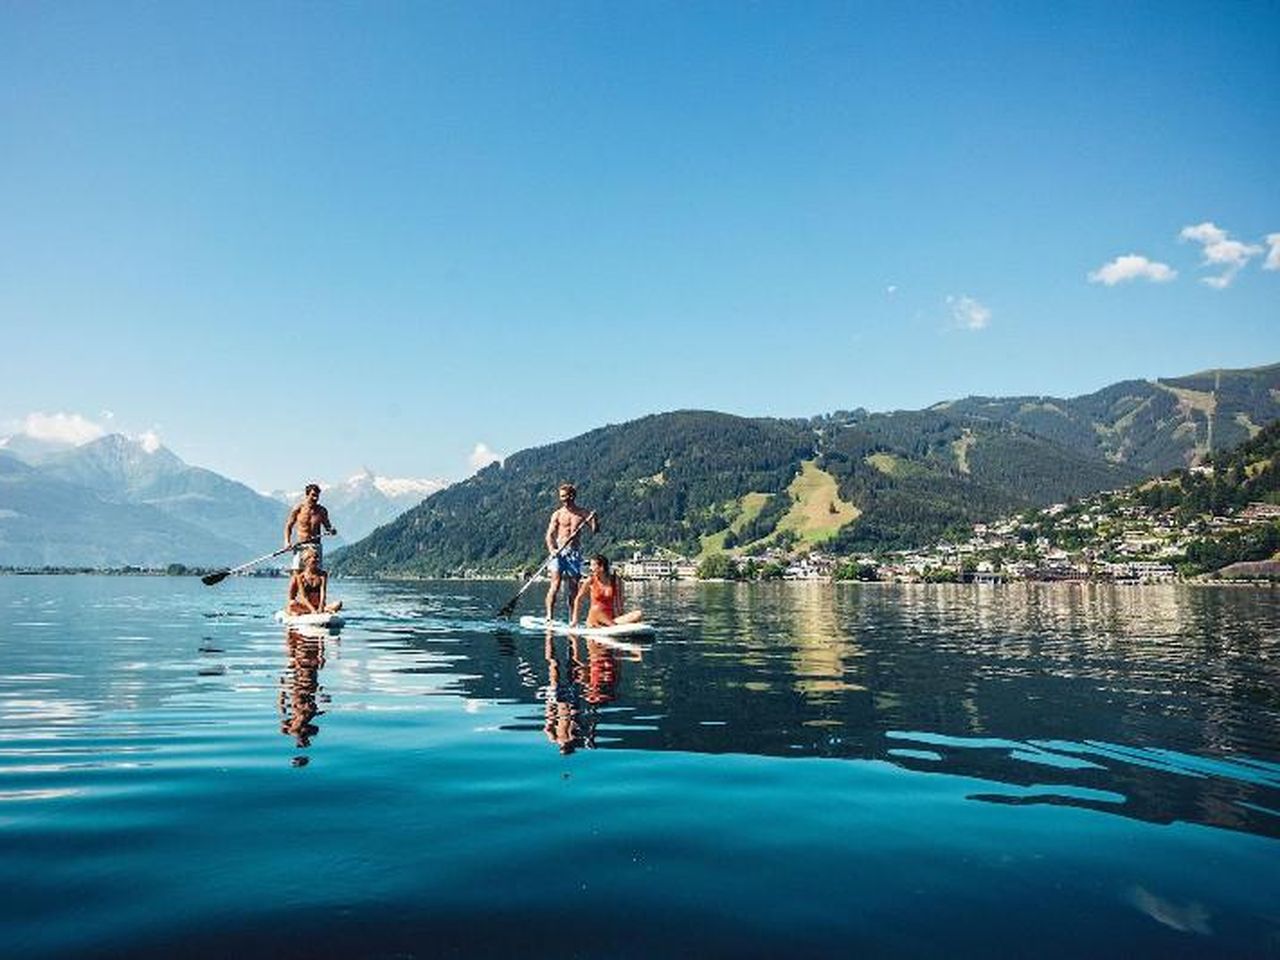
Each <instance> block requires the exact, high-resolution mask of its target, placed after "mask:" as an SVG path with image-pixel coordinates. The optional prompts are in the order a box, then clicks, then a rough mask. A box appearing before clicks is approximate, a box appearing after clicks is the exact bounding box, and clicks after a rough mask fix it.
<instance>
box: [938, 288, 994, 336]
mask: <svg viewBox="0 0 1280 960" xmlns="http://www.w3.org/2000/svg"><path fill="white" fill-rule="evenodd" d="M947 305H948V306H949V307H951V319H952V320H953V321H955V324H956V326H958V327H960V328H961V329H962V330H985V329H986V328H987V326H988V325H989V324H990V323H991V309H990V308H989V307H985V306H983V305H982V304H981V303H979V302H978V301H977V300H975V299H973V297H964V296H960V297H947Z"/></svg>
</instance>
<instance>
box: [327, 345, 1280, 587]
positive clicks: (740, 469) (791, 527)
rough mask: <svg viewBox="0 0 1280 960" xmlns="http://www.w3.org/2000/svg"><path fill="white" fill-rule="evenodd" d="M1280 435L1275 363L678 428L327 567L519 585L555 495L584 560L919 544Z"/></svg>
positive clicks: (577, 463)
mask: <svg viewBox="0 0 1280 960" xmlns="http://www.w3.org/2000/svg"><path fill="white" fill-rule="evenodd" d="M1277 418H1280V364H1274V365H1270V366H1266V367H1257V368H1252V369H1245V370H1216V371H1209V372H1205V373H1199V374H1193V375H1189V376H1184V377H1175V378H1167V379H1157V380H1129V381H1124V382H1121V383H1117V384H1113V385H1111V386H1108V387H1105V388H1104V389H1102V390H1098V391H1096V392H1094V393H1091V394H1087V395H1085V396H1080V397H1075V398H1069V399H1068V398H1057V397H1048V396H1022V397H1003V398H1002V397H977V396H975V397H966V398H964V399H961V400H955V401H949V402H945V403H939V404H935V405H934V406H932V407H930V408H928V409H926V410H919V411H894V412H888V413H868V412H867V411H865V410H861V409H859V410H853V411H838V412H836V413H833V414H829V415H825V416H821V417H814V418H811V419H807V420H781V419H771V418H744V417H736V416H731V415H728V414H723V413H715V412H711V411H687V410H686V411H676V412H672V413H665V414H657V415H653V416H648V417H643V418H641V419H639V420H634V421H631V422H629V423H624V424H619V425H610V426H606V427H602V428H599V429H597V430H593V431H591V432H589V433H586V434H583V435H582V436H580V437H575V438H573V439H571V440H567V441H563V442H560V443H555V444H551V445H549V446H544V447H538V448H534V449H530V450H524V451H521V452H520V453H516V454H513V455H512V456H510V457H508V458H507V460H506V461H505V462H504V463H502V464H492V465H490V466H488V467H486V468H485V469H484V470H482V471H480V472H479V473H477V474H476V475H475V476H473V477H471V478H469V479H467V480H464V481H462V482H461V483H458V484H454V485H453V486H451V487H449V488H448V489H445V490H442V491H440V492H438V493H436V494H434V495H432V496H430V497H428V498H427V499H426V500H424V501H423V502H422V503H421V504H419V505H418V506H416V507H414V508H413V509H411V510H409V511H408V512H407V513H405V514H403V515H402V516H401V517H399V518H397V519H396V520H395V521H394V522H392V523H390V524H388V525H386V526H384V527H382V528H380V529H378V530H376V531H375V532H374V533H373V534H371V535H370V536H369V537H368V538H366V539H365V540H363V541H361V542H360V543H357V544H354V545H353V546H351V547H349V548H347V549H345V550H343V551H342V552H341V553H340V554H338V555H337V556H336V557H335V558H334V561H333V563H332V564H331V565H332V566H333V567H334V569H336V570H339V571H341V572H345V573H349V574H355V575H380V576H398V575H419V576H443V575H457V574H464V573H481V572H483V573H499V574H509V573H511V572H512V571H513V570H516V569H519V568H521V567H529V566H532V565H535V564H536V563H537V562H538V561H539V560H540V559H542V557H543V556H544V555H545V551H544V548H543V546H542V537H543V531H544V529H545V525H546V522H547V517H548V515H549V513H550V511H551V509H552V508H553V507H554V506H555V488H556V485H557V484H558V483H559V482H561V481H562V480H565V479H572V480H573V481H574V482H576V483H577V485H578V489H579V502H580V503H582V504H584V505H585V506H588V507H591V508H594V509H596V510H598V511H599V513H600V516H601V518H602V529H601V531H600V532H599V533H598V534H597V535H594V536H593V537H592V539H591V542H590V544H589V547H590V549H591V550H593V551H594V550H603V551H605V552H611V553H613V554H614V555H615V556H616V555H620V554H623V553H627V552H629V551H632V550H673V551H676V552H679V553H681V554H683V555H686V556H705V555H707V554H708V553H710V552H714V551H718V550H730V551H746V550H753V551H754V550H758V549H761V548H764V547H767V546H771V545H776V546H795V545H810V546H819V545H821V546H823V547H824V548H826V549H829V550H831V551H833V552H836V553H849V552H864V551H865V552H874V551H879V550H886V549H898V548H906V547H912V546H918V545H922V544H924V543H928V542H931V541H932V540H933V539H936V538H937V537H938V536H939V535H945V534H946V533H948V532H949V531H959V530H962V529H964V528H966V527H967V526H968V525H969V524H972V523H974V522H977V521H981V520H988V519H992V518H995V517H998V516H1001V515H1005V514H1008V513H1010V512H1013V511H1016V510H1019V509H1024V508H1027V507H1034V506H1043V505H1046V504H1049V503H1053V502H1057V501H1060V500H1063V499H1067V498H1070V497H1075V496H1083V495H1085V494H1088V493H1092V492H1096V491H1099V490H1106V489H1116V488H1120V487H1124V486H1127V485H1129V484H1132V483H1135V482H1138V481H1140V480H1142V479H1144V478H1146V477H1150V476H1154V475H1158V474H1161V473H1164V472H1166V471H1167V470H1169V469H1171V468H1175V467H1179V466H1189V465H1191V464H1194V463H1196V462H1198V461H1199V460H1201V459H1203V458H1204V457H1205V456H1206V455H1207V454H1209V453H1210V452H1211V451H1217V450H1224V449H1229V448H1231V447H1234V446H1236V445H1237V444H1238V443H1240V442H1242V441H1244V440H1247V439H1248V438H1249V437H1251V436H1253V435H1255V434H1257V433H1258V431H1259V430H1260V429H1261V427H1262V426H1263V425H1265V424H1267V423H1269V422H1271V421H1273V420H1276V419H1277Z"/></svg>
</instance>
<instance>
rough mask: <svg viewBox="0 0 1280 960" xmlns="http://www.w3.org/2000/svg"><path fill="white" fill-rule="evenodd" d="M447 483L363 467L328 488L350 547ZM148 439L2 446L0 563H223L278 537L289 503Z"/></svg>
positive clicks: (26, 441)
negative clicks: (197, 464)
mask: <svg viewBox="0 0 1280 960" xmlns="http://www.w3.org/2000/svg"><path fill="white" fill-rule="evenodd" d="M440 486H442V484H440V483H439V482H435V481H415V480H392V479H390V478H385V477H376V476H374V475H373V474H372V473H371V472H370V471H362V472H361V473H360V474H358V475H357V476H355V477H353V478H351V479H350V480H349V481H347V482H346V483H345V484H339V485H336V486H333V487H328V488H326V491H325V502H326V503H327V504H328V505H329V507H330V509H331V511H332V512H333V516H334V521H335V524H341V526H339V530H340V531H341V532H342V533H343V534H344V536H345V537H346V538H347V539H348V540H356V539H359V538H360V537H362V536H364V535H365V534H367V533H369V532H370V531H371V530H373V529H374V528H375V527H376V526H377V525H378V524H380V523H385V522H387V521H388V520H390V519H392V518H393V517H395V516H396V515H397V514H399V513H401V512H402V511H403V510H405V509H406V508H407V507H409V506H411V505H412V504H414V503H417V502H418V501H419V500H421V499H422V497H423V496H426V495H427V494H428V493H430V492H433V491H434V490H436V489H438V488H439V487H440ZM296 500H297V498H296V497H293V498H284V499H283V500H282V499H278V498H276V497H272V496H266V495H264V494H261V493H258V492H256V491H254V490H252V489H250V488H249V487H247V486H246V485H244V484H243V483H238V482H236V481H234V480H230V479H228V478H226V477H224V476H222V475H220V474H218V473H215V472H214V471H212V470H206V469H204V468H201V467H194V466H191V465H189V464H187V463H185V462H183V460H182V459H181V458H179V457H178V456H177V455H176V454H174V453H173V452H172V451H171V450H169V449H167V448H166V447H164V446H162V445H161V444H159V443H158V442H157V441H156V440H155V439H154V438H153V437H146V438H143V439H131V438H128V437H125V436H122V435H120V434H109V435H107V436H104V437H100V438H98V439H96V440H92V441H89V442H88V443H84V444H81V445H79V446H73V445H70V444H65V443H62V444H60V443H49V442H47V441H42V440H39V439H36V438H32V437H28V436H25V435H21V434H19V435H16V436H14V437H8V438H5V440H4V441H3V442H0V566H15V567H41V566H71V567H79V566H91V567H121V566H140V567H159V566H167V565H169V564H171V563H182V564H185V565H188V566H219V565H225V564H230V563H234V562H241V561H243V560H245V559H247V558H249V557H251V556H254V555H260V554H263V553H266V552H268V551H270V550H271V549H273V548H274V547H275V546H277V545H278V544H279V543H280V541H281V534H282V531H283V527H284V521H285V517H286V516H287V514H288V508H289V506H290V505H292V503H294V502H296Z"/></svg>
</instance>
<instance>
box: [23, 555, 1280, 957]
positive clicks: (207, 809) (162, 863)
mask: <svg viewBox="0 0 1280 960" xmlns="http://www.w3.org/2000/svg"><path fill="white" fill-rule="evenodd" d="M284 586H285V584H284V581H282V580H269V579H230V580H227V581H226V582H224V583H222V584H220V585H218V586H216V587H205V586H203V585H202V584H201V583H200V581H199V580H198V579H196V578H166V577H154V578H147V577H89V576H83V577H18V576H9V577H0V889H2V890H3V891H4V896H3V897H2V898H0V953H2V954H3V955H4V956H10V957H18V956H20V957H24V958H25V957H54V956H65V957H72V956H73V957H95V956H102V957H107V956H131V957H174V956H180V957H183V958H197V957H214V956H234V957H241V958H245V957H294V956H296V957H311V958H314V957H330V956H333V957H371V958H390V957H436V956H473V955H478V956H502V957H508V956H520V957H542V956H555V957H575V956H577V957H654V956H675V955H680V956H700V957H701V956H708V957H717V956H723V957H752V956H757V957H774V956H780V955H787V956H796V957H801V956H854V955H872V956H889V957H895V956H902V957H921V956H942V955H945V956H978V957H985V956H1010V955H1014V956H1037V957H1056V956H1062V957H1083V956H1088V957H1126V958H1131V957H1134V956H1154V955H1159V956H1162V957H1169V956H1173V957H1177V956H1187V957H1192V956H1196V957H1202V956H1216V957H1230V956H1239V957H1266V956H1280V591H1278V590H1275V589H1267V588H1261V589H1243V588H1242V589H1229V588H1202V587H1194V586H1173V585H1170V586H1152V587H1143V588H1132V587H1107V586H1087V585H1025V586H1023V585H1011V586H1000V587H969V586H907V585H904V586H882V585H874V584H873V585H855V584H848V585H845V584H837V585H820V584H813V585H810V584H756V585H735V584H652V585H637V586H635V587H634V588H633V589H632V590H631V593H632V594H633V595H634V596H635V598H636V599H638V600H639V601H640V602H642V603H643V605H644V607H645V609H646V613H647V617H646V619H649V620H651V621H653V622H654V623H655V624H656V625H657V626H658V633H657V635H656V636H655V637H653V638H652V639H651V640H649V641H646V642H644V643H642V644H639V645H635V646H623V647H612V646H606V645H603V644H600V643H595V642H588V641H585V640H581V639H579V640H576V641H575V640H571V639H570V638H567V637H556V638H554V639H552V640H548V639H547V638H545V637H543V636H542V635H539V634H531V633H523V632H520V631H519V630H518V629H515V630H513V629H512V628H511V626H510V625H507V624H504V623H502V622H501V621H498V620H497V619H495V611H496V610H497V609H498V608H499V607H500V606H501V605H502V603H503V601H505V600H506V599H508V597H509V596H510V595H511V592H512V590H513V587H512V585H511V584H502V583H460V582H433V583H414V584H390V583H374V582H358V581H342V582H338V583H335V584H334V588H333V591H332V593H333V595H334V596H336V597H340V598H342V599H343V600H345V601H346V603H347V606H348V617H349V619H348V622H347V625H346V627H345V628H344V629H343V630H342V631H341V632H340V633H338V634H337V635H335V636H324V637H315V636H304V635H301V634H297V633H292V634H291V633H289V632H287V631H286V630H285V629H284V628H282V627H280V626H278V625H277V624H275V623H273V622H272V621H271V619H270V613H271V611H272V610H274V609H275V608H276V607H278V606H279V601H280V597H281V594H282V592H283V590H284ZM539 592H540V591H538V590H536V589H535V590H533V591H530V594H531V595H530V596H527V597H526V599H525V601H524V603H523V604H522V607H521V612H528V613H536V612H538V609H537V607H538V605H539V600H538V599H536V594H537V593H539Z"/></svg>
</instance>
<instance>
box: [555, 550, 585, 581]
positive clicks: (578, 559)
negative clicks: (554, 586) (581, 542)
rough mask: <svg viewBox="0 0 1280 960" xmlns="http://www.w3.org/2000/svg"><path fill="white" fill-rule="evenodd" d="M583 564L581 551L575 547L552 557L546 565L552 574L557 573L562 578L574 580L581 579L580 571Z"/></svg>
mask: <svg viewBox="0 0 1280 960" xmlns="http://www.w3.org/2000/svg"><path fill="white" fill-rule="evenodd" d="M584 566H585V562H584V561H583V559H582V551H581V550H579V549H578V548H577V547H570V548H569V549H568V550H566V551H564V552H563V553H561V554H559V555H558V556H555V557H552V558H551V562H550V563H549V564H547V569H548V570H550V571H551V572H552V573H558V574H560V576H562V577H572V578H574V579H575V580H581V579H582V570H583V567H584Z"/></svg>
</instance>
